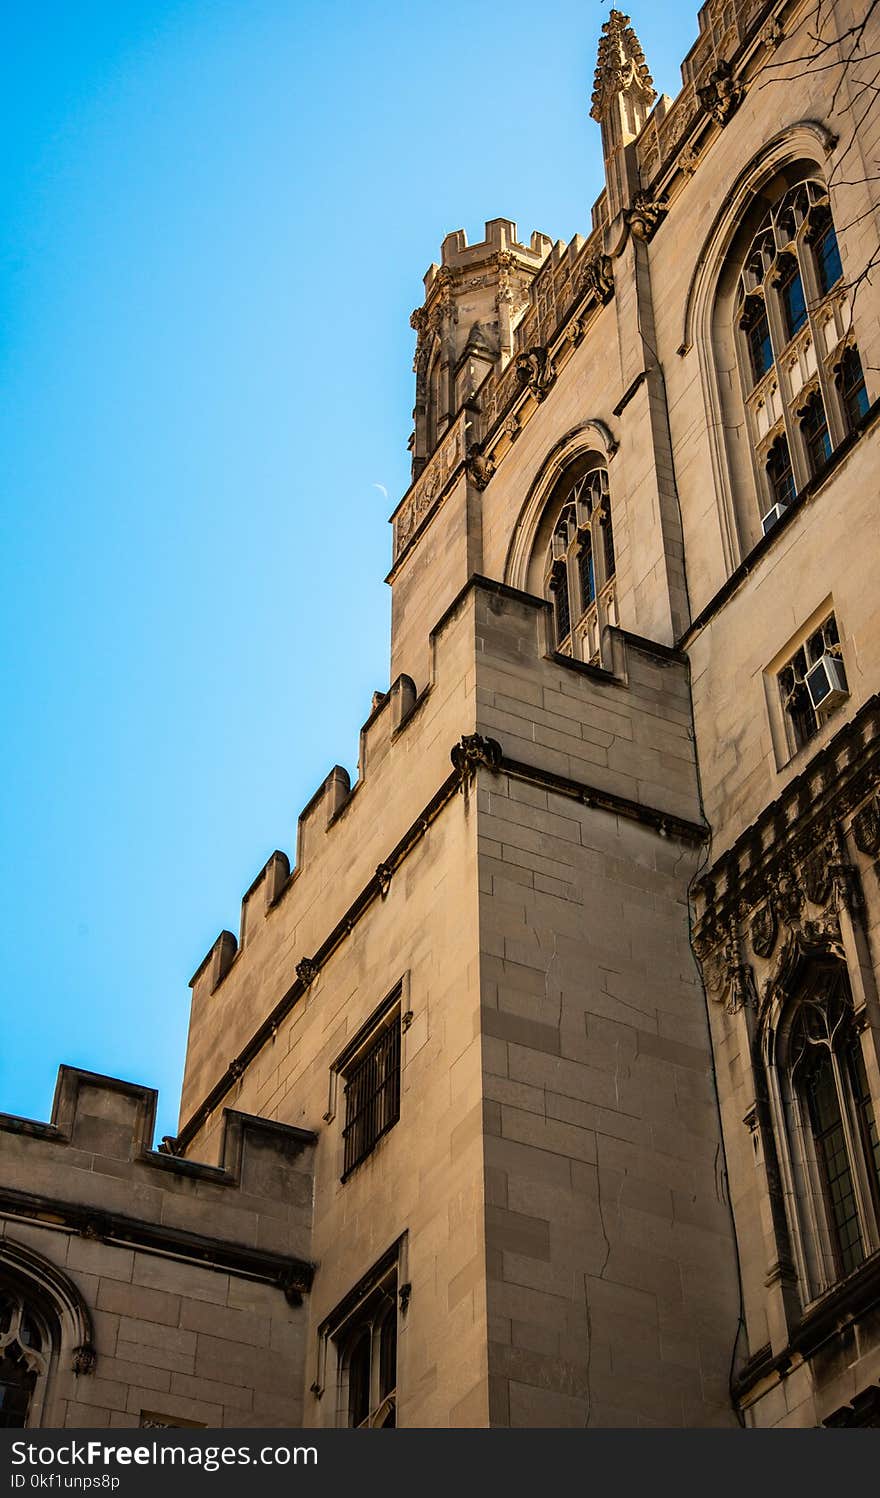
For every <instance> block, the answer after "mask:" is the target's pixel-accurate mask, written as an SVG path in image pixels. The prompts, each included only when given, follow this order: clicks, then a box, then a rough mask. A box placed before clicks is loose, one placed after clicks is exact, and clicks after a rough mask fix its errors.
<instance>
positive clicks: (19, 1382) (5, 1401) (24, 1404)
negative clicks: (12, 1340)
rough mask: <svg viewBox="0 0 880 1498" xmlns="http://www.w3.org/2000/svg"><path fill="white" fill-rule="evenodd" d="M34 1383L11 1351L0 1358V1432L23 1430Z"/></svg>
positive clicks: (32, 1378)
mask: <svg viewBox="0 0 880 1498" xmlns="http://www.w3.org/2000/svg"><path fill="white" fill-rule="evenodd" d="M34 1381H35V1380H34V1375H33V1374H32V1373H29V1372H28V1371H27V1369H26V1368H25V1367H23V1365H22V1363H21V1362H20V1361H19V1359H18V1358H16V1357H15V1356H14V1354H13V1353H12V1352H11V1350H7V1351H6V1352H4V1353H3V1355H2V1356H0V1430H23V1429H24V1426H25V1422H26V1421H27V1414H28V1406H29V1404H30V1399H31V1391H32V1389H33V1387H34Z"/></svg>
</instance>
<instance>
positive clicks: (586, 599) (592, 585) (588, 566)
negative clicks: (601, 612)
mask: <svg viewBox="0 0 880 1498" xmlns="http://www.w3.org/2000/svg"><path fill="white" fill-rule="evenodd" d="M578 576H579V578H580V585H581V609H582V610H584V609H588V608H589V607H590V604H591V603H593V602H594V601H595V598H596V574H595V568H594V567H593V542H592V538H591V536H590V535H589V533H587V536H586V538H585V540H584V542H583V545H582V546H581V549H580V551H579V552H578Z"/></svg>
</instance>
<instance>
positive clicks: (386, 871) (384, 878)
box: [376, 863, 393, 900]
mask: <svg viewBox="0 0 880 1498" xmlns="http://www.w3.org/2000/svg"><path fill="white" fill-rule="evenodd" d="M392 872H393V871H392V868H391V865H390V864H388V863H380V864H377V865H376V883H377V884H378V886H379V894H380V895H381V896H382V899H383V900H384V899H385V896H386V895H387V893H388V891H389V890H390V888H391V874H392Z"/></svg>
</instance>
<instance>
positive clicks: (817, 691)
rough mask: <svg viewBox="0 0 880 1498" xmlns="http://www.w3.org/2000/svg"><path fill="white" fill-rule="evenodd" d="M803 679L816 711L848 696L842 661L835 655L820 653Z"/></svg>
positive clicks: (823, 709)
mask: <svg viewBox="0 0 880 1498" xmlns="http://www.w3.org/2000/svg"><path fill="white" fill-rule="evenodd" d="M804 681H805V682H806V684H807V691H808V692H809V694H810V701H811V702H812V704H813V707H814V708H815V709H816V711H817V712H820V711H821V712H825V711H826V709H827V708H830V707H834V706H835V705H836V704H837V703H838V702H842V701H843V699H844V697H848V696H849V691H848V689H847V685H846V675H845V674H844V670H843V663H842V662H841V661H839V660H838V659H837V656H836V655H828V654H825V655H820V657H819V659H818V660H817V662H816V664H815V666H811V667H810V669H809V671H808V672H807V674H806V676H805V677H804Z"/></svg>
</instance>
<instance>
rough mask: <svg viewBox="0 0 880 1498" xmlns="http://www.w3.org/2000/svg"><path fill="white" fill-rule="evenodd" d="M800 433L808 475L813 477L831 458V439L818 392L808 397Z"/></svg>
mask: <svg viewBox="0 0 880 1498" xmlns="http://www.w3.org/2000/svg"><path fill="white" fill-rule="evenodd" d="M801 431H802V432H803V435H804V444H805V446H806V449H807V460H808V462H809V465H810V473H811V474H813V475H815V474H817V473H821V472H822V469H823V468H824V467H825V465H826V463H827V462H828V459H829V458H830V457H831V438H830V436H829V435H828V422H827V420H826V417H825V407H824V405H823V404H822V397H821V395H820V394H819V392H818V390H817V391H816V392H815V393H814V394H813V395H811V396H810V399H809V400H808V401H807V404H806V406H805V407H804V408H803V412H802V414H801Z"/></svg>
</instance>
